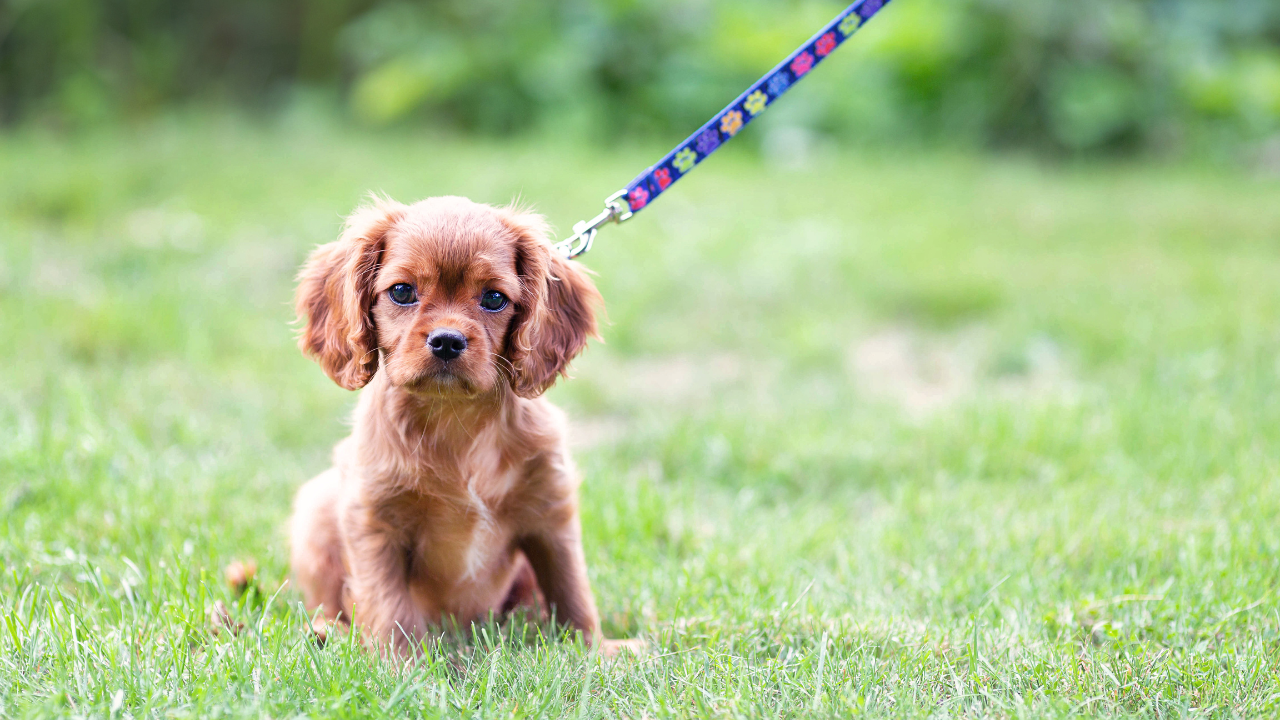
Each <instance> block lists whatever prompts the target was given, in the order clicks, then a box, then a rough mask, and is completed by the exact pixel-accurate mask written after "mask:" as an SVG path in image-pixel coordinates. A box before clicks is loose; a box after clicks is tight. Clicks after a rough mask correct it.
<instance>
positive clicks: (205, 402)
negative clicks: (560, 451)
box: [0, 121, 1280, 718]
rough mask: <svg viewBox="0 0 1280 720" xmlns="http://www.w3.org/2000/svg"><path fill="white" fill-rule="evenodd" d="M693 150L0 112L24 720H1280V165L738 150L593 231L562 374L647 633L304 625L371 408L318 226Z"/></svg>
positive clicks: (591, 206)
mask: <svg viewBox="0 0 1280 720" xmlns="http://www.w3.org/2000/svg"><path fill="white" fill-rule="evenodd" d="M665 149H666V148H665V145H663V144H661V143H659V144H657V145H651V146H646V147H628V148H623V149H619V150H614V151H609V152H605V151H588V150H583V149H576V148H574V147H572V146H569V145H563V146H560V145H537V144H532V143H527V144H517V145H499V144H483V143H477V142H475V141H465V140H459V139H457V138H448V137H430V136H428V137H423V136H418V135H403V136H394V135H392V136H379V137H375V136H369V135H362V134H358V133H357V134H352V133H351V132H349V131H345V130H340V129H334V128H325V127H318V126H307V125H299V126H279V127H258V126H252V125H249V124H245V123H241V122H236V121H217V122H215V121H205V122H191V121H175V122H173V123H169V124H157V125H154V126H149V127H147V128H145V129H144V130H132V131H126V130H117V131H112V132H106V133H103V134H99V135H93V136H85V137H80V138H70V139H69V138H59V137H53V136H48V135H43V134H40V133H37V132H31V131H28V132H22V133H18V134H11V135H8V136H0V563H2V564H3V577H0V614H2V615H3V617H2V618H0V716H4V717H41V716H50V715H68V716H94V717H107V716H114V717H128V716H132V717H139V718H140V717H144V716H145V717H152V716H179V717H184V716H185V717H214V716H222V717H268V716H269V717H283V716H294V715H299V714H307V715H311V716H333V717H364V716H373V717H380V716H387V717H402V716H413V717H418V716H425V717H435V716H441V715H443V716H471V717H499V716H501V717H508V716H513V717H533V716H547V717H565V716H575V717H597V716H604V717H636V718H639V717H677V716H690V715H714V716H799V715H813V716H839V717H846V716H849V715H851V714H858V713H864V712H865V713H866V714H868V715H874V716H899V717H914V716H920V715H938V716H955V715H963V716H979V715H991V716H1000V717H1008V716H1019V717H1021V716H1065V715H1072V714H1080V715H1146V716H1184V715H1197V716H1198V715H1208V716H1228V717H1229V716H1265V715H1274V714H1277V713H1280V677H1278V676H1277V672H1278V671H1277V667H1280V597H1277V581H1278V580H1280V560H1278V557H1280V525H1278V523H1277V519H1280V473H1278V471H1280V455H1278V452H1280V395H1278V393H1277V391H1280V360H1278V358H1280V291H1278V290H1277V289H1278V288H1280V253H1278V252H1277V251H1278V250H1280V201H1278V200H1280V183H1277V182H1276V181H1274V180H1265V179H1258V178H1255V177H1249V176H1245V175H1243V174H1238V173H1234V172H1231V171H1228V170H1222V169H1212V168H1199V167H1194V166H1182V165H1179V166H1158V167H1152V166H1128V165H1085V166H1065V167H1064V166H1057V167H1050V166H1044V165H1041V164H1038V163H1036V162H1034V161H1030V160H1025V159H1019V158H1002V159H990V158H986V159H984V158H975V157H971V156H949V155H945V154H933V155H926V154H923V153H915V154H908V155H905V156H893V155H888V154H885V155H862V156H845V155H837V154H832V155H830V156H827V157H821V158H816V159H814V160H813V161H812V162H810V163H809V164H807V165H804V166H802V167H798V168H794V167H793V168H787V169H784V168H779V167H773V166H770V165H768V164H765V163H762V162H761V161H760V160H759V159H758V158H756V157H754V156H753V155H752V154H751V152H749V150H748V149H747V148H741V149H733V148H730V149H728V150H726V151H724V152H723V153H722V154H720V155H717V158H716V161H715V162H712V163H708V164H707V165H706V166H705V167H703V168H701V169H699V170H698V172H697V173H695V174H694V175H693V176H692V177H691V178H690V179H688V180H686V181H685V182H683V183H681V184H680V185H679V186H678V187H677V188H676V189H675V190H674V191H672V192H671V193H670V195H669V196H666V197H663V198H662V200H661V201H660V202H658V203H656V204H655V205H654V206H653V207H652V209H650V210H647V211H646V212H644V213H642V214H641V215H639V216H637V217H636V218H635V219H634V220H633V221H631V222H630V223H628V224H627V225H625V226H622V227H619V228H609V229H608V230H607V231H606V232H605V233H604V234H603V235H602V236H601V238H600V241H599V244H598V246H597V249H596V250H594V251H593V252H592V253H591V255H590V256H588V257H587V259H586V262H587V264H588V265H589V266H591V267H592V268H593V269H594V270H596V271H597V272H598V273H599V277H598V281H599V285H600V288H601V290H602V292H603V293H604V296H605V298H606V300H607V303H608V308H609V314H610V319H611V324H610V325H609V326H608V327H607V328H606V329H605V331H604V335H605V340H606V342H605V343H604V344H595V345H593V346H592V347H591V348H590V349H589V350H588V352H587V353H586V354H585V355H584V356H583V357H582V358H581V359H580V360H579V361H578V363H577V366H576V367H577V370H576V374H577V378H576V379H575V380H573V381H571V382H568V383H562V384H561V385H560V386H558V387H557V388H556V389H555V390H554V391H553V392H552V395H553V398H554V399H555V401H556V402H558V403H559V404H561V405H562V406H564V407H566V408H567V409H568V410H569V411H570V413H571V416H572V417H573V418H574V419H575V422H576V430H575V433H576V436H577V438H578V442H579V449H578V450H577V456H578V459H579V462H580V465H581V466H582V469H583V471H584V474H585V482H584V485H583V523H584V531H585V543H586V552H587V555H588V557H589V563H590V567H591V572H592V578H593V582H594V587H595V591H596V595H597V598H598V602H599V606H600V609H601V612H602V615H603V618H604V623H605V629H606V632H607V633H609V634H611V635H613V636H632V635H639V636H641V637H643V638H645V639H647V640H648V642H649V645H650V648H651V653H650V654H649V655H648V656H647V657H645V658H643V659H641V660H628V659H624V660H620V661H617V662H613V663H607V662H602V661H599V660H598V659H595V658H593V657H592V656H590V655H589V654H587V653H585V652H584V651H583V650H582V649H581V648H580V647H578V646H575V645H573V644H570V643H567V642H561V641H557V640H555V639H554V638H551V639H550V640H539V639H536V638H537V637H538V635H537V632H533V633H532V634H525V633H521V632H518V631H517V630H515V629H513V628H512V627H493V626H489V627H485V628H483V629H481V632H480V634H479V636H478V637H476V638H474V639H473V640H470V641H467V642H458V641H457V640H456V639H449V638H445V639H444V640H442V641H440V642H438V643H435V644H433V646H432V650H431V652H430V653H428V655H427V656H426V657H425V659H423V660H422V661H421V662H419V663H417V664H412V665H409V666H407V667H397V666H395V665H392V664H390V663H387V662H384V661H382V660H379V659H378V658H376V657H374V656H372V655H370V654H369V653H367V652H365V651H363V650H362V649H361V648H360V647H359V645H358V644H356V643H354V642H353V641H352V640H350V639H346V640H338V641H334V642H331V643H330V644H329V645H328V646H327V647H325V648H323V649H318V648H316V647H315V646H314V644H313V643H311V642H310V641H309V640H308V639H307V635H306V633H305V632H303V629H302V628H303V625H304V620H303V614H302V612H301V611H300V609H299V599H300V598H299V595H298V594H297V593H296V592H295V590H294V589H293V588H292V587H291V586H289V585H283V586H282V585H281V583H282V582H283V581H284V580H285V579H286V578H287V577H288V567H287V551H286V546H285V541H284V536H283V531H282V526H283V522H284V520H285V518H286V517H287V513H288V510H289V502H290V498H291V496H292V494H293V492H294V490H295V488H297V486H298V485H299V484H300V483H301V482H303V481H304V480H305V479H306V478H308V477H309V476H311V475H312V474H314V473H316V472H318V471H319V470H321V469H323V468H324V467H325V466H326V465H327V463H328V454H329V449H330V447H331V446H332V444H333V443H334V442H335V441H336V440H337V439H339V438H340V437H341V436H342V435H343V433H344V424H343V423H344V420H345V417H346V415H347V413H348V412H349V410H350V408H351V406H352V404H353V401H354V395H352V394H349V393H346V392H344V391H342V390H340V389H338V388H337V387H335V386H333V385H332V384H331V383H330V382H329V381H328V380H327V379H326V378H325V377H324V376H323V374H322V373H321V372H320V370H319V369H318V368H316V367H315V366H314V365H312V364H311V363H309V362H308V361H307V360H305V359H304V358H303V357H302V356H301V355H300V353H299V352H298V351H297V349H296V348H295V346H294V344H293V340H292V330H291V328H290V326H289V321H290V320H291V315H290V308H289V300H290V297H291V293H292V275H293V273H294V271H295V269H296V268H297V266H298V265H299V263H300V262H301V261H302V259H303V258H304V257H305V255H306V253H307V252H308V250H309V249H310V248H311V247H312V246H314V245H315V244H318V243H321V242H325V241H328V240H330V239H332V238H333V237H335V236H336V233H337V230H338V227H339V223H340V218H341V215H342V214H344V213H345V212H347V211H349V210H350V209H351V208H352V207H353V206H354V205H355V204H356V203H357V202H358V201H359V200H360V198H361V195H362V194H363V193H364V192H366V191H368V190H374V189H377V190H385V191H387V192H388V193H390V194H391V195H393V196H395V197H397V198H399V199H404V200H412V199H417V198H420V197H424V196H428V195H433V194H442V193H451V194H464V195H468V196H470V197H472V198H474V199H477V200H481V201H489V202H498V203H501V202H506V201H508V200H510V199H511V198H512V197H513V196H515V195H517V194H520V195H522V196H523V197H524V198H525V199H526V200H528V201H531V202H533V203H535V204H536V205H537V207H538V208H539V209H540V210H542V211H543V212H545V213H547V214H548V215H549V216H550V218H551V219H552V220H553V221H554V222H556V223H557V224H559V226H560V227H561V228H565V227H567V226H569V225H570V224H571V223H572V222H573V221H575V220H577V219H579V218H580V217H583V216H586V215H587V214H589V213H591V212H592V211H594V210H595V209H596V208H597V206H598V202H599V200H600V198H602V197H604V196H605V195H606V194H608V192H609V191H610V190H612V189H613V188H614V187H616V186H618V185H620V184H621V183H622V182H624V181H625V180H627V179H628V178H630V177H631V176H632V174H633V173H634V172H635V171H637V170H638V169H639V168H641V167H643V166H644V164H645V163H647V162H649V161H651V160H652V158H653V157H654V156H656V155H657V154H658V153H659V152H661V151H663V150H665ZM249 557H252V558H255V559H256V560H257V561H258V563H259V564H260V565H261V571H260V574H259V578H260V583H261V586H262V589H263V594H262V595H254V594H252V593H251V594H250V596H249V597H247V598H246V599H242V600H236V599H235V598H234V597H233V595H232V593H231V591H230V590H229V589H228V588H226V587H225V585H224V584H223V582H222V580H221V568H222V567H223V566H225V565H226V564H227V563H228V562H229V561H231V560H233V559H236V558H249ZM217 601H221V602H223V603H225V604H226V605H227V606H228V607H229V608H230V613H231V615H232V616H233V618H234V619H235V621H237V622H242V623H244V625H245V628H244V629H243V630H242V631H241V632H239V633H238V634H232V633H228V632H222V633H219V634H216V635H215V634H214V633H213V632H211V625H210V622H209V613H210V610H211V608H212V607H213V604H214V603H215V602H217ZM534 630H535V631H536V630H538V629H534ZM541 630H542V631H544V633H545V632H546V631H548V630H549V629H548V628H542V629H541ZM517 637H520V638H522V639H519V640H517Z"/></svg>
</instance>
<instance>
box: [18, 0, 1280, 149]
mask: <svg viewBox="0 0 1280 720" xmlns="http://www.w3.org/2000/svg"><path fill="white" fill-rule="evenodd" d="M841 5H842V3H839V2H834V3H833V2H820V1H817V0H780V1H775V2H765V1H764V0H736V1H731V0H647V1H645V2H641V1H640V0H569V1H567V2H560V3H544V2H534V1H533V0H427V1H422V2H406V1H404V0H311V1H310V2H307V1H304V0H273V1H266V0H222V1H220V2H216V3H210V2H194V1H193V0H0V120H3V121H4V122H6V123H13V122H17V121H20V120H23V119H36V120H39V121H44V122H51V123H55V124H61V125H68V126H76V125H84V124H94V123H101V122H104V121H111V120H114V119H117V118H128V117H132V116H135V115H140V114H148V113H154V112H156V111H157V110H158V109H160V108H163V107H165V106H167V105H170V104H173V103H180V102H190V101H197V102H207V101H217V102H223V101H231V102H235V103H239V104H246V105H249V106H254V107H260V108H277V109H278V108H282V107H289V106H291V105H295V104H297V103H315V102H316V100H317V99H318V100H319V101H320V102H329V103H334V104H338V105H339V106H340V107H342V108H343V109H344V111H345V112H349V113H350V114H351V115H352V116H353V117H355V118H357V119H358V120H360V121H362V122H365V123H369V124H373V125H384V124H390V123H421V122H430V123H435V124H445V125H451V126H454V127H458V128H461V129H464V130H467V131H478V132H483V133H499V134H507V133H514V132H525V131H550V132H558V133H567V134H575V135H579V136H588V137H594V138H596V139H601V138H604V137H614V136H615V135H616V134H617V133H619V132H626V133H634V132H641V133H644V132H663V133H671V134H680V133H682V132H685V131H689V130H692V129H693V128H694V127H696V126H697V125H698V124H699V123H701V122H702V121H703V120H705V118H706V116H708V115H709V114H710V113H712V112H714V111H715V110H717V109H718V108H719V107H720V106H721V105H722V104H723V103H725V102H727V101H728V100H729V99H731V98H732V97H734V96H735V95H736V94H737V93H738V92H739V91H741V90H742V88H744V87H745V86H746V85H747V84H748V83H750V82H751V81H753V80H754V79H755V78H756V77H758V76H759V75H760V74H762V73H763V72H764V71H765V70H767V69H768V68H769V67H771V66H772V65H773V63H775V62H776V61H777V60H779V59H780V58H781V57H783V56H784V55H785V54H786V53H787V52H789V51H790V50H791V49H792V48H794V47H795V46H796V45H798V44H799V42H801V41H802V40H804V39H805V38H806V37H808V36H809V35H810V34H811V33H812V32H813V31H814V30H815V29H817V28H818V27H819V26H820V25H821V24H822V23H823V22H824V21H825V20H827V19H829V18H830V17H832V16H833V15H834V14H835V13H836V12H837V11H838V10H839V9H840V7H841ZM821 77H822V79H821V80H819V81H811V82H809V83H806V86H807V89H805V90H800V91H798V92H797V93H795V97H794V99H789V101H788V103H786V104H785V105H784V106H782V107H786V108H787V109H786V110H785V111H781V110H780V111H779V112H782V113H785V116H784V118H783V119H782V120H781V121H775V122H782V123H784V124H787V125H795V126H799V127H801V128H804V129H808V130H819V131H824V132H831V133H837V134H839V135H841V136H842V137H844V138H854V137H856V138H860V139H865V140H869V141H884V140H888V139H934V138H946V139H954V140H959V141H962V142H969V143H978V144H983V145H988V146H993V145H994V146H1001V145H1018V146H1031V147H1038V148H1047V149H1055V150H1065V151H1079V150H1101V151H1116V150H1137V149H1157V150H1175V151H1176V150H1179V149H1182V148H1184V147H1186V146H1188V145H1195V144H1201V143H1213V144H1220V143H1228V144H1234V143H1238V142H1240V141H1251V140H1257V139H1262V138H1267V137H1270V136H1273V135H1274V134H1275V133H1277V132H1280V3H1278V2H1276V1H1275V0H1073V1H1072V2H1062V1H1061V0H897V2H895V3H894V4H893V5H892V6H890V7H889V8H888V9H886V11H885V12H884V13H883V15H882V16H881V17H879V18H878V19H877V20H876V22H875V23H873V24H871V25H870V26H868V29H867V30H866V31H864V36H863V37H860V38H859V39H858V41H857V42H855V43H853V44H852V46H851V49H850V50H847V51H842V52H841V53H840V54H839V55H837V56H836V58H835V59H834V60H833V61H832V62H829V63H827V64H825V65H824V67H823V71H822V73H821Z"/></svg>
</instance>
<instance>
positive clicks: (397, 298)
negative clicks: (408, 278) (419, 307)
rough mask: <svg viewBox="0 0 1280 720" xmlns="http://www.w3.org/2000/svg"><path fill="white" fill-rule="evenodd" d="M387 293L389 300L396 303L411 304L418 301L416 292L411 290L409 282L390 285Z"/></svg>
mask: <svg viewBox="0 0 1280 720" xmlns="http://www.w3.org/2000/svg"><path fill="white" fill-rule="evenodd" d="M387 295H388V296H389V297H390V298H391V302H393V303H395V304H397V305H412V304H414V303H416V302H418V293H416V292H414V291H413V286H412V285H410V284H409V283H396V284H395V285H392V286H391V289H390V290H388V291H387Z"/></svg>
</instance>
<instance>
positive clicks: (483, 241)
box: [296, 197, 600, 397]
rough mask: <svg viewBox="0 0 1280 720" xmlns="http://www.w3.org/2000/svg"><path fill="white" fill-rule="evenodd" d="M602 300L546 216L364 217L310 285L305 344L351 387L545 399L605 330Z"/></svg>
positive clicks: (476, 210) (478, 210)
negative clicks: (372, 384) (503, 390)
mask: <svg viewBox="0 0 1280 720" xmlns="http://www.w3.org/2000/svg"><path fill="white" fill-rule="evenodd" d="M599 302H600V295H599V293H598V292H596V289H595V286H593V285H592V284H591V281H590V280H589V279H588V278H587V276H586V273H585V272H584V271H583V270H582V269H581V268H580V267H579V266H578V265H577V263H573V262H570V261H566V260H564V259H563V258H561V257H560V256H559V255H558V254H557V253H555V252H554V251H553V250H552V249H551V245H550V243H549V242H548V239H547V228H546V224H545V222H544V221H543V220H542V218H541V217H539V216H537V215H533V214H529V213H524V212H521V211H519V210H516V209H512V208H494V207H491V206H488V205H480V204H477V203H473V202H471V201H469V200H466V199H465V198H458V197H440V198H431V199H428V200H423V201H421V202H418V203H415V204H413V205H402V204H400V203H397V202H394V201H391V200H386V199H381V200H377V201H376V202H375V203H374V204H373V205H371V206H368V207H363V208H360V209H358V210H356V211H355V212H354V213H352V215H351V216H350V217H349V218H347V226H346V230H345V231H344V232H343V234H342V236H341V237H340V238H339V239H338V240H337V241H335V242H332V243H329V244H328V245H323V246H321V247H319V248H317V249H316V251H315V252H314V253H312V254H311V257H310V258H309V259H308V260H307V263H306V265H305V266H304V267H303V269H302V272H301V273H299V276H298V292H297V300H296V304H297V312H298V317H299V319H300V320H301V321H302V322H303V323H304V324H303V329H302V334H301V336H300V337H299V339H298V344H299V345H300V346H301V347H302V349H303V351H304V352H306V353H307V354H308V355H310V356H312V357H314V358H315V359H316V361H317V362H319V363H320V366H321V367H322V368H324V371H325V373H326V374H328V375H329V377H331V378H333V381H334V382H336V383H338V384H339V385H341V386H342V387H344V388H347V389H348V390H354V389H357V388H360V387H363V386H364V385H365V384H366V383H368V382H369V380H370V379H371V378H372V377H373V375H374V373H375V372H379V371H381V372H382V373H384V375H385V380H386V381H387V382H389V383H391V384H392V385H395V386H398V387H402V388H404V389H406V390H408V391H410V392H415V393H422V394H432V395H460V396H476V395H481V394H485V393H488V392H490V391H492V390H494V389H496V388H499V387H502V386H504V385H505V386H507V387H509V388H510V389H511V390H513V391H514V392H516V393H517V394H519V395H521V396H524V397H535V396H537V395H539V394H541V393H542V392H543V391H545V390H546V389H547V388H548V387H550V386H551V384H552V383H553V382H554V381H555V379H556V376H557V375H559V374H561V373H563V372H564V371H565V369H566V367H567V366H568V364H569V361H570V360H572V359H573V357H574V356H575V355H577V354H578V353H579V352H581V351H582V349H583V348H584V347H585V346H586V342H587V338H588V337H591V336H594V335H595V333H596V320H595V308H596V306H597V305H598V304H599Z"/></svg>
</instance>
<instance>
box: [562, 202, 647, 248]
mask: <svg viewBox="0 0 1280 720" xmlns="http://www.w3.org/2000/svg"><path fill="white" fill-rule="evenodd" d="M626 197H627V190H626V188H623V189H621V190H619V191H618V192H616V193H614V194H612V195H610V196H609V197H608V198H605V201H604V210H602V211H601V212H600V214H599V215H597V216H595V217H593V218H591V219H590V220H582V221H580V222H578V223H576V224H575V225H574V226H573V235H570V236H569V238H568V239H567V240H561V241H560V242H558V243H556V244H555V245H553V246H552V247H553V248H555V250H556V252H558V253H560V254H561V255H563V256H565V257H566V258H568V259H570V260H572V259H573V258H576V257H578V256H579V255H581V254H583V253H585V252H586V251H588V250H590V249H591V245H592V243H594V242H595V240H596V233H597V232H599V231H600V228H602V227H604V226H605V225H608V224H609V223H611V222H612V223H620V222H623V221H624V220H628V219H630V218H631V216H632V215H634V214H635V213H633V212H631V206H630V205H628V204H627V201H626V199H625V198H626Z"/></svg>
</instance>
